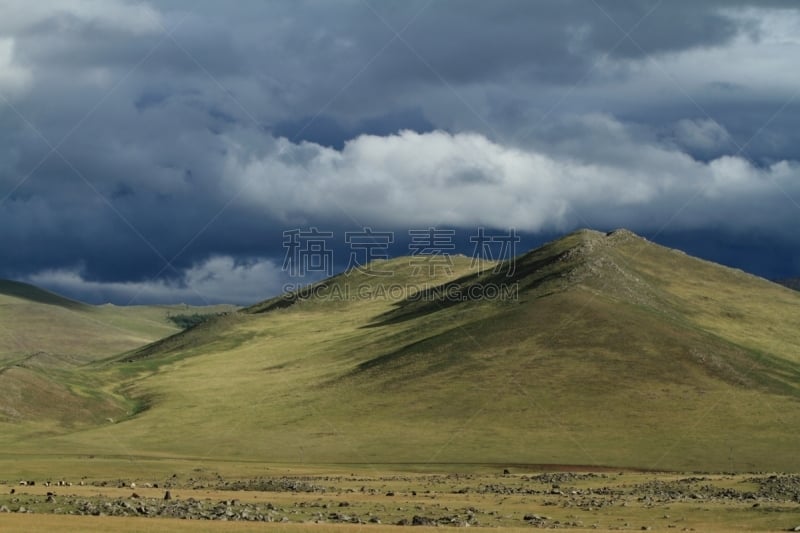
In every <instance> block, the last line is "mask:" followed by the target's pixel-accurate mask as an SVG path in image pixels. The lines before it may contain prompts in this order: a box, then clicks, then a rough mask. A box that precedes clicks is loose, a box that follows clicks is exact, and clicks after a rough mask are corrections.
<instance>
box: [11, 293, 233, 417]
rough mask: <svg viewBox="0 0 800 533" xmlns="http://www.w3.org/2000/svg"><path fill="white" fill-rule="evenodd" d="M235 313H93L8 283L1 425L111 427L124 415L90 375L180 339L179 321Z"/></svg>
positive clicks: (109, 309) (107, 308)
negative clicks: (111, 419)
mask: <svg viewBox="0 0 800 533" xmlns="http://www.w3.org/2000/svg"><path fill="white" fill-rule="evenodd" d="M232 309H233V307H231V306H216V307H212V308H195V307H187V306H183V305H176V306H131V307H117V306H113V305H103V306H92V305H88V304H84V303H81V302H77V301H74V300H70V299H67V298H64V297H62V296H59V295H57V294H54V293H52V292H49V291H46V290H43V289H40V288H38V287H35V286H33V285H28V284H25V283H19V282H15V281H6V280H0V323H1V324H2V328H0V419H4V418H5V419H7V420H10V421H20V420H22V421H32V422H35V423H37V424H38V423H46V424H52V423H56V422H57V423H58V424H59V425H62V426H66V427H71V426H72V425H73V423H74V422H76V421H77V420H79V419H85V420H87V421H89V422H90V423H96V422H97V421H100V420H105V419H106V418H107V417H108V416H109V414H110V413H116V412H118V411H119V409H118V405H117V404H118V402H117V401H115V400H114V398H113V397H111V396H107V395H104V394H103V393H102V392H100V389H102V384H101V382H99V381H97V380H96V379H95V378H94V377H93V376H92V375H91V374H85V373H84V372H83V371H82V370H80V371H76V369H82V368H83V367H84V366H85V365H86V364H88V363H91V362H92V361H95V360H97V359H102V358H107V357H109V356H111V355H114V354H119V353H122V352H126V351H129V350H132V349H135V348H138V347H141V346H143V345H146V344H148V343H151V342H153V341H155V340H158V339H160V338H163V337H166V336H169V335H172V334H174V333H177V332H178V331H180V329H179V327H178V326H177V325H176V323H175V322H174V320H171V317H174V316H176V315H180V314H192V313H197V312H214V313H215V312H222V311H230V310H232Z"/></svg>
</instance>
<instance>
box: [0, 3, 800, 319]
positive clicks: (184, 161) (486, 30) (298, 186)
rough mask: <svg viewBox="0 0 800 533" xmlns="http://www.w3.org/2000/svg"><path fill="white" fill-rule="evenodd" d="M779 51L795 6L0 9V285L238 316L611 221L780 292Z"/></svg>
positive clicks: (791, 216) (782, 71)
mask: <svg viewBox="0 0 800 533" xmlns="http://www.w3.org/2000/svg"><path fill="white" fill-rule="evenodd" d="M798 58H800V6H797V3H796V2H792V1H744V0H742V1H737V0H728V1H722V0H709V1H704V2H696V1H692V0H669V1H667V0H662V1H657V0H637V1H626V0H525V1H512V0H499V1H496V2H484V1H471V0H463V1H446V0H401V1H400V0H398V1H393V0H380V1H378V0H353V1H350V0H337V1H335V2H332V1H296V0H292V1H289V0H286V1H280V0H276V1H269V2H262V1H255V0H252V1H250V0H238V1H236V2H219V1H216V0H214V1H212V0H192V1H188V0H162V1H151V2H139V1H132V0H131V1H126V0H63V1H55V0H42V1H37V2H30V1H29V0H0V250H2V256H0V257H2V261H0V278H10V279H16V280H21V281H27V282H31V283H35V284H37V285H40V286H43V287H46V288H49V289H51V290H55V291H57V292H60V293H62V294H65V295H68V296H71V297H74V298H78V299H81V300H84V301H88V302H92V303H104V302H109V301H110V302H113V303H116V304H120V305H125V304H131V303H135V304H145V303H176V302H185V303H194V304H204V303H217V302H233V303H238V304H247V303H254V302H256V301H259V300H262V299H265V298H267V297H270V296H274V295H276V294H279V293H280V292H281V291H282V290H283V289H284V288H286V287H287V286H291V285H292V284H300V283H301V282H307V281H313V280H314V279H319V278H321V277H324V276H325V275H326V274H327V273H328V272H337V271H340V270H342V269H343V268H346V267H347V266H351V265H352V264H353V262H355V263H361V262H362V260H361V257H362V254H363V257H364V259H366V258H367V256H369V257H371V258H375V257H381V256H384V255H386V256H396V255H409V254H410V253H411V254H413V253H416V252H419V253H423V252H422V250H423V248H425V247H424V246H422V244H421V242H422V241H420V239H422V238H423V237H424V236H425V235H428V236H429V237H432V236H435V237H436V239H431V240H430V242H427V245H428V246H427V248H426V251H427V252H434V253H435V252H441V253H448V252H454V253H455V252H460V253H465V254H467V255H470V254H475V253H476V251H477V247H476V246H475V242H476V241H474V239H473V240H472V241H471V240H470V238H471V237H474V236H475V235H477V234H479V232H480V231H484V232H485V234H486V235H493V236H497V237H498V239H499V238H500V236H502V235H509V236H510V235H514V236H516V237H518V240H519V242H518V243H516V248H517V249H516V253H521V252H524V251H525V250H526V249H528V248H530V247H533V246H536V245H538V244H541V243H543V242H546V241H548V240H551V239H553V238H556V237H557V236H559V235H562V234H564V233H567V232H569V231H572V230H574V229H577V228H593V229H598V230H601V231H608V230H612V229H615V228H618V227H625V228H628V229H630V230H632V231H634V232H636V233H638V234H640V235H642V236H644V237H646V238H648V239H651V240H653V241H655V242H658V243H662V244H665V245H668V246H672V247H679V248H681V249H683V250H685V251H687V252H688V253H691V254H693V255H697V256H700V257H703V258H706V259H709V260H713V261H717V262H721V263H723V264H726V265H729V266H732V267H735V268H741V269H743V270H746V271H748V272H752V273H754V274H757V275H759V276H763V277H766V278H769V279H779V278H785V277H791V276H798V275H800V230H798V221H800V128H798V127H796V124H797V122H798V119H800V98H799V97H800V68H798ZM367 228H368V229H369V230H371V231H372V232H373V236H372V237H370V238H369V239H367V240H369V241H370V242H373V243H378V244H382V246H377V245H376V246H372V247H367V246H361V247H359V246H358V245H357V244H354V243H357V242H360V241H359V238H363V235H364V232H365V231H366V229H367ZM313 232H316V235H317V238H315V239H311V238H310V237H309V235H314V233H313ZM374 234H379V235H380V236H379V237H375V235H374ZM320 235H321V236H322V237H320ZM359 235H360V237H359ZM387 235H388V236H390V237H386V236H387ZM312 241H313V242H317V243H319V242H322V243H323V248H324V252H325V253H324V254H321V255H319V256H318V257H317V259H321V260H322V263H315V262H314V261H311V262H310V263H305V262H303V261H306V260H308V259H309V257H311V255H308V254H307V255H304V256H302V257H300V256H299V255H297V250H300V249H303V250H306V249H307V250H311V249H312V248H309V247H308V245H309V243H310V242H312ZM434 241H435V242H434ZM304 246H305V247H306V248H303V247H304ZM437 246H439V247H441V248H443V250H438V249H434V248H436V247H437ZM497 253H498V254H499V253H500V252H499V251H497Z"/></svg>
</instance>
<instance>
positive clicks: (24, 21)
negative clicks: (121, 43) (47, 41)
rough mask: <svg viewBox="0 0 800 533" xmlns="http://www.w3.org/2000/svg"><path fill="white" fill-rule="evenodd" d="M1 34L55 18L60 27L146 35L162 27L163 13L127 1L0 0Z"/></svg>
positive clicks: (25, 28)
mask: <svg viewBox="0 0 800 533" xmlns="http://www.w3.org/2000/svg"><path fill="white" fill-rule="evenodd" d="M0 12H2V13H3V17H2V18H0V33H12V32H19V31H25V30H29V29H30V28H32V27H34V26H36V25H37V24H40V23H42V22H43V21H51V22H53V23H55V24H56V27H57V28H58V29H60V30H73V29H80V27H81V25H83V24H92V25H94V26H96V27H100V28H104V29H108V30H114V31H121V32H126V33H131V34H145V33H150V32H153V31H158V30H159V29H160V28H161V20H162V17H161V14H160V13H159V12H158V11H156V10H155V9H153V8H152V7H151V6H150V5H149V4H147V3H145V2H127V1H123V0H49V1H47V2H41V1H39V2H30V1H28V0H0Z"/></svg>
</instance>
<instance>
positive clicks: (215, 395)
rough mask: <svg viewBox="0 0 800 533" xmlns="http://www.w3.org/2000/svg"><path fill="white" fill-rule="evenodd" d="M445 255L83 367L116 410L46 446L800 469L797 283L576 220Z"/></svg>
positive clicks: (377, 269)
mask: <svg viewBox="0 0 800 533" xmlns="http://www.w3.org/2000/svg"><path fill="white" fill-rule="evenodd" d="M417 260H418V258H417ZM431 261H433V259H432V260H431ZM442 266H443V265H441V264H438V267H442ZM444 266H445V267H447V268H439V269H438V270H437V268H425V264H416V263H415V261H414V260H413V258H407V257H406V258H398V259H394V260H391V261H382V262H379V263H375V264H373V265H371V268H370V269H369V270H367V271H366V272H364V271H354V272H351V273H349V274H342V275H339V276H335V277H333V278H330V279H329V280H325V281H323V282H321V283H318V284H316V285H314V286H313V287H311V288H309V289H306V290H304V291H298V292H297V293H294V294H289V295H284V296H282V297H279V298H275V299H272V300H269V301H266V302H263V303H261V304H258V305H256V306H253V307H251V308H248V309H245V310H242V311H241V312H238V313H232V314H228V315H225V316H223V317H219V318H217V319H212V320H209V321H206V322H203V323H201V324H199V325H197V326H196V327H194V328H192V329H190V330H187V331H185V332H182V333H179V334H176V335H173V336H170V337H167V338H165V339H162V340H160V341H158V342H156V343H154V344H151V345H148V346H146V347H143V348H140V349H134V350H131V351H130V352H127V353H125V354H123V355H120V356H118V357H115V358H111V359H107V360H103V361H97V362H94V363H91V364H90V365H88V366H85V367H84V368H82V369H81V379H82V380H84V382H85V383H86V385H85V386H86V387H90V386H91V385H90V384H89V382H90V381H91V382H93V383H102V384H104V385H103V390H106V391H114V396H113V397H112V399H115V401H116V402H117V403H116V404H115V405H116V406H117V407H116V408H117V409H118V410H119V412H117V413H116V414H114V415H113V417H114V420H115V422H116V423H114V424H108V423H97V424H96V425H95V427H91V424H92V422H91V416H89V415H87V416H86V417H85V418H84V419H83V424H84V425H83V426H82V428H81V429H80V430H76V429H70V428H69V427H61V429H59V430H58V433H59V436H58V437H54V440H53V441H52V444H51V446H52V447H54V448H55V449H57V450H58V451H59V453H89V452H88V451H89V450H90V451H91V453H94V454H97V455H119V454H125V455H128V454H132V453H135V454H140V455H153V456H159V457H160V456H167V455H168V456H172V457H179V456H187V457H210V458H211V457H213V458H218V459H222V458H230V459H242V460H254V461H273V462H290V463H291V462H294V463H304V464H307V463H365V464H382V463H393V464H396V463H412V464H430V463H480V464H489V463H491V464H558V465H569V464H580V465H612V466H618V467H636V468H646V469H675V470H764V471H772V470H784V471H797V470H799V469H800V457H798V455H797V453H796V452H797V446H796V431H795V428H797V427H800V294H796V293H793V292H791V291H786V290H785V289H784V288H782V287H780V286H778V285H776V284H774V283H771V282H769V281H766V280H764V279H762V278H758V277H756V276H752V275H749V274H746V273H744V272H741V271H738V270H735V269H730V268H726V267H723V266H720V265H717V264H714V263H710V262H707V261H703V260H700V259H696V258H693V257H690V256H688V255H686V254H684V253H682V252H679V251H676V250H671V249H668V248H664V247H662V246H658V245H656V244H654V243H651V242H649V241H647V240H645V239H643V238H641V237H639V236H637V235H635V234H633V233H631V232H629V231H625V230H618V231H615V232H611V233H609V234H605V233H600V232H596V231H590V230H582V231H578V232H574V233H571V234H569V235H567V236H565V237H563V238H561V239H558V240H556V241H553V242H551V243H548V244H546V245H545V246H542V247H540V248H537V249H535V250H532V251H530V252H528V253H525V254H523V255H521V256H519V257H517V258H516V259H515V260H514V262H513V263H511V262H509V263H505V264H503V265H494V264H482V265H478V264H473V262H472V261H470V259H469V258H465V257H452V258H451V259H450V264H449V265H444ZM495 266H498V267H500V268H499V269H497V270H496V269H495V268H494V267H495ZM387 272H388V273H390V275H388V276H387V275H385V274H386V273H387ZM743 295H746V297H743ZM98 398H106V399H108V398H109V396H103V395H98ZM112 403H113V402H112ZM33 404H34V405H35V404H36V402H33ZM97 406H98V407H97V409H98V411H99V410H103V412H104V413H107V412H111V411H113V409H111V408H108V407H107V406H105V404H102V403H101V402H100V401H99V400H98V403H97ZM90 411H91V410H90ZM91 412H92V413H94V412H97V411H91ZM30 416H40V418H37V419H36V423H41V420H42V418H41V417H44V416H50V415H45V414H41V415H34V414H31V415H30ZM33 423H34V422H31V424H33ZM26 427H27V426H26V425H25V424H24V423H19V424H18V425H17V426H15V428H16V429H14V431H13V432H12V433H7V435H9V436H7V437H4V438H0V443H3V444H4V445H5V446H6V447H7V449H14V447H15V446H17V445H19V446H22V445H23V444H21V443H22V441H21V440H15V437H14V436H13V435H18V436H21V435H24V434H25V431H30V430H26V429H25V428H26ZM0 433H2V428H0ZM20 438H21V437H17V439H20ZM15 442H16V443H18V444H15ZM121 443H124V447H123V446H122V444H121ZM42 445H43V446H47V445H48V444H47V439H45V440H44V443H43V444H42ZM123 448H124V449H123Z"/></svg>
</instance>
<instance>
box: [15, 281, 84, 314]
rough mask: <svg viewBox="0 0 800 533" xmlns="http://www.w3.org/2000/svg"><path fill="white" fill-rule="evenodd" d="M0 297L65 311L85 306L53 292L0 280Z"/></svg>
mask: <svg viewBox="0 0 800 533" xmlns="http://www.w3.org/2000/svg"><path fill="white" fill-rule="evenodd" d="M0 296H10V297H12V298H19V299H21V300H28V301H30V302H36V303H41V304H47V305H57V306H60V307H65V308H67V309H84V308H86V307H87V305H86V304H84V303H81V302H77V301H75V300H70V299H69V298H64V297H63V296H59V295H58V294H55V293H53V292H50V291H47V290H44V289H40V288H39V287H36V286H34V285H29V284H27V283H21V282H19V281H10V280H4V279H0Z"/></svg>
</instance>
